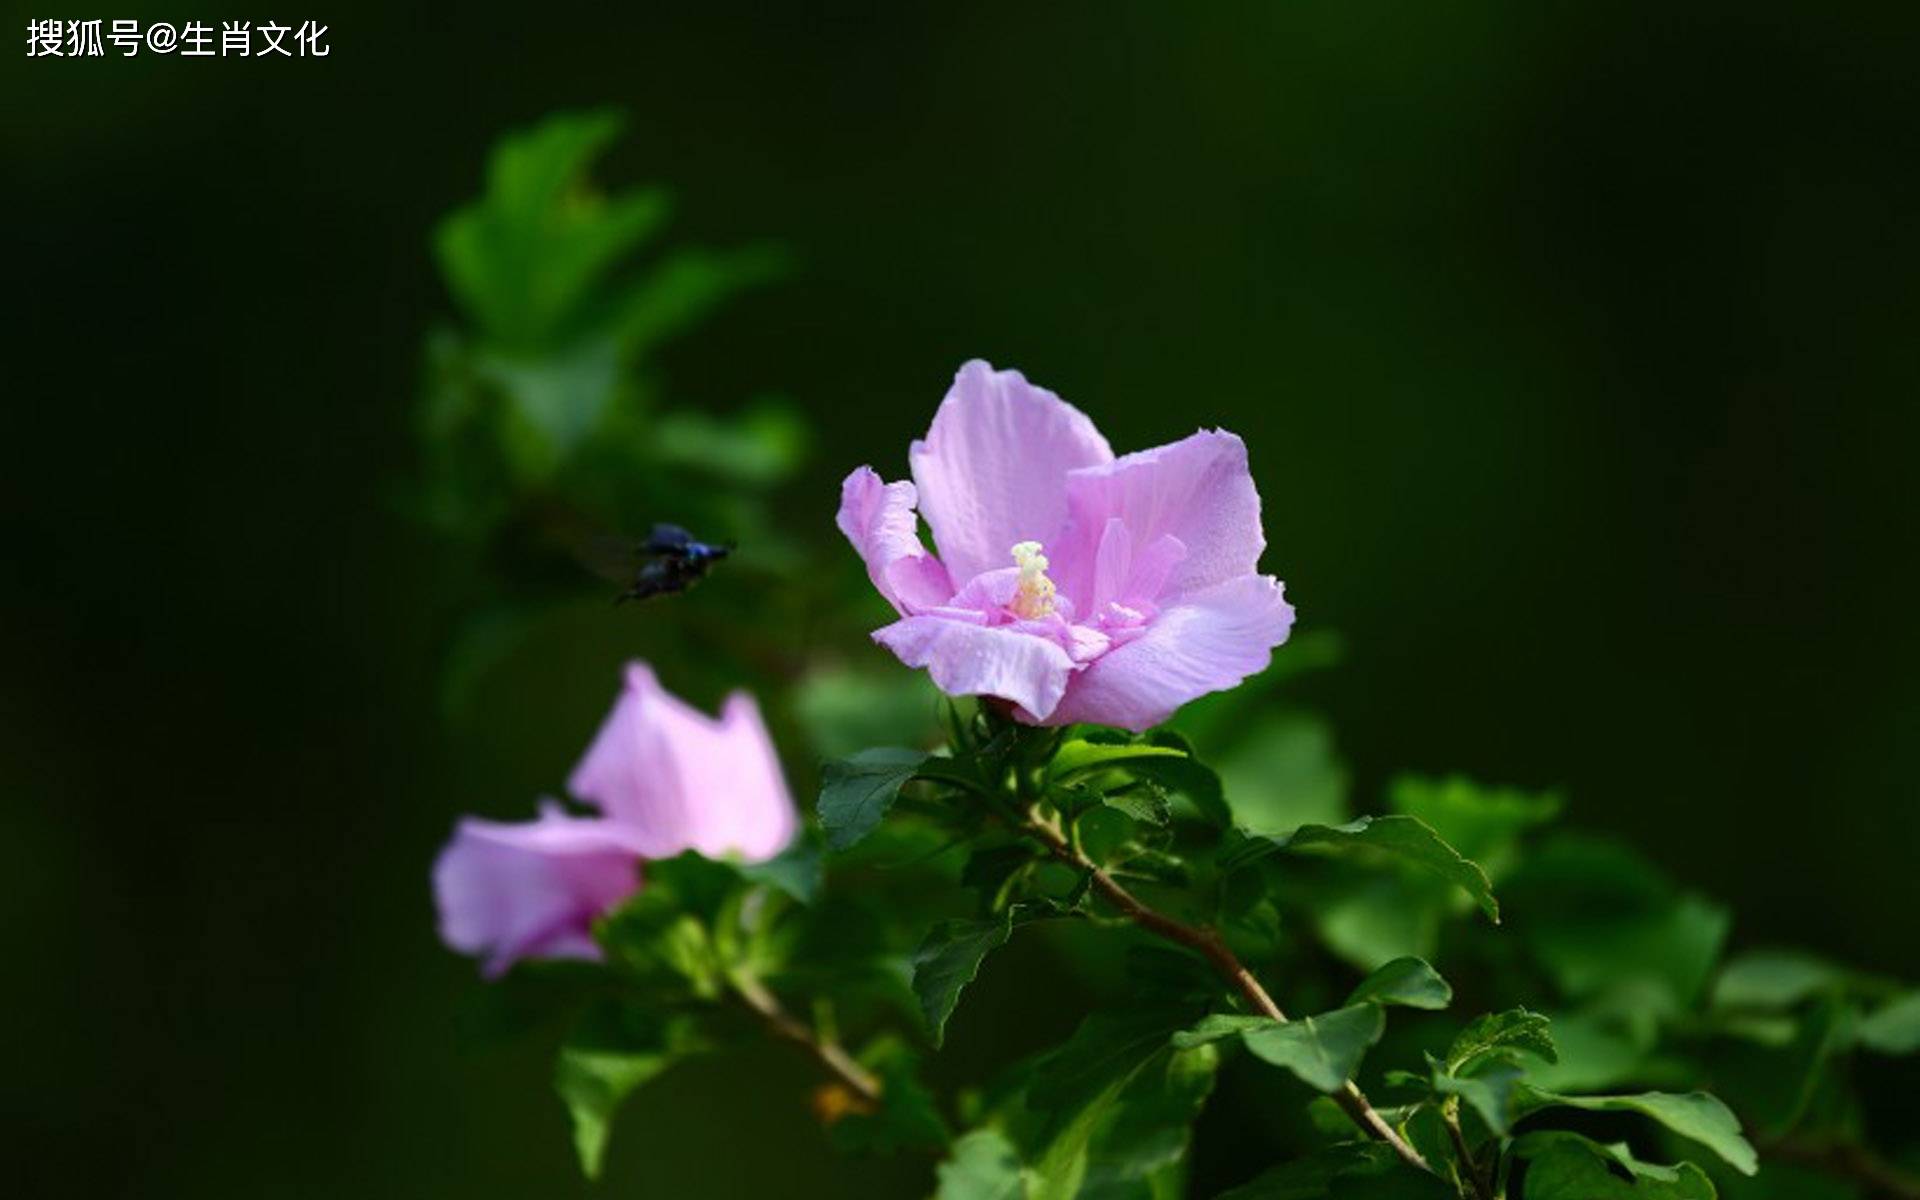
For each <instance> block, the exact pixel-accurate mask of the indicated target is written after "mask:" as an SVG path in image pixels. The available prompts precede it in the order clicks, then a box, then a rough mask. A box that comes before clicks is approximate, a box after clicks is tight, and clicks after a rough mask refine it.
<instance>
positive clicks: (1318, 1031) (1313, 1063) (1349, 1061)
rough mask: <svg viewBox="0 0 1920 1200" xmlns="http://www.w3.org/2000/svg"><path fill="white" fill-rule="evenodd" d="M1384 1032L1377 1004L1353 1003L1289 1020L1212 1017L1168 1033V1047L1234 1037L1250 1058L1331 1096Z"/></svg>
mask: <svg viewBox="0 0 1920 1200" xmlns="http://www.w3.org/2000/svg"><path fill="white" fill-rule="evenodd" d="M1385 1029H1386V1017H1385V1014H1384V1013H1383V1012H1382V1011H1381V1008H1380V1006H1379V1005H1377V1004H1355V1005H1352V1006H1350V1007H1347V1008H1338V1009H1335V1010H1334V1011H1332V1012H1329V1013H1322V1014H1320V1015H1319V1016H1316V1017H1297V1018H1295V1019H1293V1020H1291V1021H1275V1020H1273V1019H1272V1018H1271V1017H1252V1016H1234V1015H1230V1014H1221V1013H1216V1014H1214V1015H1212V1016H1209V1017H1206V1018H1204V1019H1203V1020H1201V1021H1200V1022H1199V1023H1198V1024H1196V1025H1194V1026H1193V1027H1192V1028H1190V1029H1187V1030H1185V1031H1183V1032H1181V1033H1178V1034H1176V1035H1174V1039H1173V1044H1174V1045H1175V1046H1179V1047H1182V1048H1185V1047H1191V1046H1202V1045H1206V1044H1207V1043H1209V1042H1215V1041H1219V1040H1221V1039H1223V1038H1229V1037H1235V1036H1238V1037H1239V1038H1240V1040H1241V1042H1242V1043H1243V1044H1244V1045H1245V1046H1246V1048H1247V1050H1248V1052H1249V1053H1251V1054H1252V1055H1253V1056H1254V1057H1255V1058H1258V1059H1260V1060H1261V1061H1262V1062H1267V1063H1272V1064H1273V1065H1274V1066H1276V1067H1285V1068H1286V1069H1287V1070H1289V1071H1291V1072H1293V1073H1294V1074H1295V1075H1297V1076H1298V1077H1299V1078H1300V1080H1301V1081H1302V1082H1304V1083H1305V1084H1307V1086H1309V1087H1313V1088H1317V1089H1319V1090H1320V1091H1323V1092H1332V1091H1335V1090H1337V1089H1338V1088H1339V1087H1340V1086H1341V1085H1342V1084H1344V1083H1346V1081H1347V1080H1349V1079H1351V1078H1353V1074H1354V1072H1355V1071H1357V1070H1359V1068H1360V1062H1361V1060H1362V1059H1364V1058H1365V1057H1366V1056H1367V1051H1368V1049H1370V1048H1371V1047H1372V1046H1373V1044H1374V1043H1375V1042H1377V1041H1379V1040H1380V1034H1381V1033H1382V1032H1383V1031H1384V1030H1385Z"/></svg>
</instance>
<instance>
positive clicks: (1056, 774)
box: [1047, 738, 1187, 783]
mask: <svg viewBox="0 0 1920 1200" xmlns="http://www.w3.org/2000/svg"><path fill="white" fill-rule="evenodd" d="M1185 757H1187V754H1186V752H1185V751H1183V750H1177V749H1174V748H1172V747H1169V746H1155V745H1152V744H1150V743H1147V742H1117V743H1116V742H1090V741H1087V740H1086V739H1085V738H1072V739H1070V740H1068V741H1066V742H1063V743H1061V745H1060V749H1059V750H1057V751H1055V752H1054V755H1053V762H1052V764H1051V765H1049V766H1048V768H1047V778H1048V779H1050V780H1053V781H1054V782H1056V783H1064V782H1066V781H1068V780H1070V779H1072V778H1073V777H1074V776H1076V775H1084V774H1086V773H1088V772H1090V771H1101V770H1105V769H1107V768H1109V767H1131V766H1134V765H1137V764H1138V763H1140V762H1141V761H1142V760H1144V759H1150V758H1185Z"/></svg>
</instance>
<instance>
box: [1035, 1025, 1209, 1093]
mask: <svg viewBox="0 0 1920 1200" xmlns="http://www.w3.org/2000/svg"><path fill="white" fill-rule="evenodd" d="M1192 1012H1193V1009H1192V1008H1191V1007H1190V1006H1187V1005H1184V1004H1161V1005H1155V1006H1149V1007H1143V1008H1138V1009H1127V1010H1123V1011H1106V1012H1096V1013H1092V1014H1090V1015H1089V1016H1088V1017H1087V1018H1086V1019H1085V1020H1083V1021H1081V1022H1080V1024H1079V1026H1078V1027H1077V1028H1076V1029H1075V1030H1074V1031H1073V1036H1072V1037H1070V1038H1068V1039H1067V1041H1066V1042H1065V1043H1064V1044H1062V1045H1061V1046H1060V1047H1059V1048H1057V1049H1055V1050H1054V1051H1053V1052H1052V1053H1050V1054H1048V1055H1047V1056H1046V1057H1045V1058H1043V1059H1041V1060H1040V1063H1039V1064H1038V1066H1037V1067H1036V1068H1035V1071H1034V1077H1033V1081H1032V1083H1031V1084H1030V1085H1029V1087H1028V1091H1027V1103H1028V1104H1029V1105H1030V1106H1031V1107H1033V1108H1036V1109H1042V1110H1046V1111H1050V1112H1051V1111H1061V1110H1068V1109H1074V1108H1078V1107H1079V1106H1080V1105H1083V1104H1085V1103H1087V1102H1088V1101H1089V1100H1091V1099H1092V1098H1093V1096H1094V1095H1095V1094H1097V1093H1098V1092H1099V1091H1100V1090H1101V1089H1102V1088H1104V1087H1105V1086H1106V1085H1107V1084H1109V1083H1111V1082H1112V1081H1113V1080H1115V1079H1118V1078H1120V1077H1122V1076H1128V1075H1131V1074H1132V1073H1133V1072H1134V1071H1136V1070H1138V1069H1139V1067H1140V1065H1141V1064H1142V1063H1144V1062H1146V1061H1147V1059H1149V1058H1151V1057H1152V1056H1153V1055H1154V1054H1156V1053H1157V1052H1159V1051H1160V1050H1161V1049H1162V1048H1163V1047H1165V1046H1166V1045H1167V1043H1168V1041H1169V1039H1170V1038H1173V1035H1174V1033H1175V1031H1176V1030H1178V1029H1179V1028H1180V1027H1181V1026H1182V1025H1185V1024H1186V1023H1187V1022H1188V1020H1189V1018H1190V1017H1191V1016H1192ZM1174 1044H1175V1045H1176V1046H1179V1045H1180V1043H1179V1042H1178V1040H1177V1039H1175V1040H1174ZM1182 1048H1185V1047H1182Z"/></svg>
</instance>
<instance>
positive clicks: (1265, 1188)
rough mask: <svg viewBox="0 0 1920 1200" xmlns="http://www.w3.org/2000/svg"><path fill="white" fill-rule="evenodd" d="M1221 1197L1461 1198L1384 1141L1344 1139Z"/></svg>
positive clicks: (1247, 1199) (1267, 1199) (1245, 1199)
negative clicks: (1389, 1147) (1398, 1154)
mask: <svg viewBox="0 0 1920 1200" xmlns="http://www.w3.org/2000/svg"><path fill="white" fill-rule="evenodd" d="M1217 1200H1458V1195H1457V1193H1456V1192H1455V1191H1454V1190H1453V1189H1452V1188H1451V1187H1449V1186H1448V1185H1447V1184H1446V1183H1444V1182H1442V1181H1441V1180H1440V1179H1439V1178H1437V1177H1436V1176H1433V1175H1429V1174H1427V1173H1426V1172H1425V1171H1420V1170H1417V1169H1415V1168H1413V1167H1409V1166H1407V1165H1406V1164H1405V1163H1403V1162H1401V1161H1400V1159H1399V1157H1398V1156H1397V1155H1395V1154H1394V1153H1393V1151H1392V1150H1390V1149H1388V1148H1387V1147H1386V1146H1383V1145H1381V1144H1380V1143H1379V1142H1342V1143H1339V1144H1337V1145H1332V1146H1328V1147H1326V1148H1325V1149H1322V1150H1319V1151H1317V1152H1315V1153H1313V1154H1309V1155H1307V1156H1305V1157H1303V1158H1297V1159H1295V1160H1293V1161H1292V1162H1288V1163H1282V1164H1281V1165H1280V1166H1277V1167H1274V1168H1273V1169H1271V1170H1269V1171H1267V1172H1265V1173H1263V1174H1261V1175H1259V1176H1257V1177H1255V1178H1254V1179H1252V1180H1249V1181H1248V1182H1246V1183H1243V1184H1241V1185H1240V1186H1239V1187H1237V1188H1233V1189H1232V1190H1230V1191H1226V1192H1222V1193H1221V1194H1220V1196H1219V1197H1218V1198H1217Z"/></svg>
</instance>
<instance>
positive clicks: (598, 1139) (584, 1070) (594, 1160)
mask: <svg viewBox="0 0 1920 1200" xmlns="http://www.w3.org/2000/svg"><path fill="white" fill-rule="evenodd" d="M707 1048H708V1047H707V1045H706V1044H705V1042H704V1041H703V1040H702V1039H701V1038H700V1037H699V1036H698V1034H697V1033H696V1032H695V1031H694V1029H693V1026H692V1025H691V1023H689V1022H688V1021H686V1020H684V1019H676V1020H673V1021H667V1022H662V1021H660V1020H658V1019H657V1018H656V1017H654V1016H653V1015H652V1014H651V1013H649V1012H647V1011H645V1010H644V1009H640V1008H638V1007H636V1006H631V1005H620V1004H617V1003H613V1002H603V1003H601V1004H599V1005H596V1006H595V1007H593V1008H591V1009H589V1010H588V1012H587V1013H586V1014H584V1015H583V1017H582V1018H581V1021H580V1023H579V1025H578V1026H576V1028H575V1029H574V1031H573V1033H572V1035H571V1036H569V1037H568V1039H567V1041H566V1043H565V1044H564V1045H563V1046H561V1048H560V1054H559V1057H558V1059H557V1060H556V1061H555V1064H554V1088H555V1090H557V1091H558V1092H559V1093H560V1099H561V1100H562V1101H563V1102H564V1103H565V1104H566V1106H567V1111H568V1113H569V1114H570V1115H571V1117H572V1119H573V1143H574V1149H575V1151H576V1153H577V1154H578V1155H579V1159H580V1169H581V1170H582V1171H583V1172H585V1173H586V1176H587V1178H589V1179H597V1178H599V1176H600V1167H601V1164H602V1162H603V1161H604V1159H605V1156H606V1148H607V1137H608V1133H609V1131H610V1129H611V1125H612V1121H613V1115H614V1113H615V1111H616V1110H618V1108H619V1106H620V1104H621V1102H622V1101H624V1100H625V1099H626V1098H627V1097H628V1096H629V1095H631V1094H632V1093H633V1092H634V1091H635V1090H636V1089H637V1088H639V1087H640V1086H641V1085H642V1084H645V1083H646V1082H647V1081H648V1080H650V1079H652V1078H653V1077H654V1076H656V1075H658V1074H660V1073H661V1072H662V1071H664V1070H666V1069H667V1068H668V1067H670V1066H672V1065H673V1064H674V1063H676V1062H678V1061H679V1060H681V1059H682V1058H685V1057H687V1056H689V1055H693V1054H697V1053H700V1052H702V1051H704V1050H706V1049H707Z"/></svg>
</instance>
